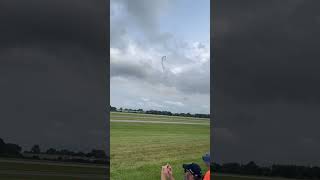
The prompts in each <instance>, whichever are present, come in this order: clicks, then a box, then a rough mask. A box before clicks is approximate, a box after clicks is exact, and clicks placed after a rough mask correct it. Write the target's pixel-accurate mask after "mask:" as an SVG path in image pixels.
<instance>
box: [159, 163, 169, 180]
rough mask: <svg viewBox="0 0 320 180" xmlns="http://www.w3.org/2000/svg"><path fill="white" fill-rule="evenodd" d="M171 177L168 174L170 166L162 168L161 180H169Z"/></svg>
mask: <svg viewBox="0 0 320 180" xmlns="http://www.w3.org/2000/svg"><path fill="white" fill-rule="evenodd" d="M168 177H169V174H168V164H166V165H164V166H162V170H161V180H167V178H168Z"/></svg>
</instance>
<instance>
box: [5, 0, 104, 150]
mask: <svg viewBox="0 0 320 180" xmlns="http://www.w3.org/2000/svg"><path fill="white" fill-rule="evenodd" d="M106 11H107V10H106V4H105V3H104V1H99V0H90V1H87V0H69V1H64V0H55V1H43V0H34V1H24V0H1V1H0V12H1V16H0V138H2V139H3V140H4V141H5V142H11V143H17V144H19V145H21V146H22V147H23V148H24V150H28V149H26V148H30V147H31V146H32V145H34V144H39V145H40V147H41V148H43V149H42V150H46V149H45V148H49V147H53V148H59V149H60V148H68V149H71V150H82V151H88V150H91V149H92V148H105V146H106V139H107V137H106V132H107V131H106V130H108V128H107V127H106V119H105V118H104V117H103V115H104V114H103V113H104V108H105V105H106V96H107V93H106V83H107V82H106V79H107V78H106V50H105V49H104V47H105V44H106V39H105V38H104V37H105V33H106V27H105V24H106V14H108V13H106ZM107 28H108V27H107ZM107 149H108V148H107Z"/></svg>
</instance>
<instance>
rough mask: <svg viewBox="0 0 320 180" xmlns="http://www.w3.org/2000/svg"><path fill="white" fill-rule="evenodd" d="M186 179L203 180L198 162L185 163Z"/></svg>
mask: <svg viewBox="0 0 320 180" xmlns="http://www.w3.org/2000/svg"><path fill="white" fill-rule="evenodd" d="M182 167H183V169H184V179H185V180H201V178H202V175H201V168H200V166H199V165H198V164H196V163H191V164H183V166H182Z"/></svg>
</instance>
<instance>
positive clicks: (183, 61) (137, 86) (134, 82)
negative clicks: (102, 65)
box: [110, 0, 210, 113]
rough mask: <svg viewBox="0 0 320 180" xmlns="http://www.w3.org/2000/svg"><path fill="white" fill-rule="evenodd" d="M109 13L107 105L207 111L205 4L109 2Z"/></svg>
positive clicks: (137, 0)
mask: <svg viewBox="0 0 320 180" xmlns="http://www.w3.org/2000/svg"><path fill="white" fill-rule="evenodd" d="M110 14H111V28H110V31H111V32H110V38H111V39H110V58H111V63H110V69H111V77H110V78H111V79H110V91H111V93H110V98H111V105H113V106H116V107H118V108H119V107H123V108H142V109H145V110H149V109H155V110H169V111H172V112H190V113H209V111H210V107H209V106H210V104H209V103H210V99H209V98H210V92H209V91H210V66H209V65H210V61H209V58H210V52H209V50H210V43H209V38H210V6H209V0H202V1H197V2H195V1H193V0H173V1H172V0H155V1H149V0H135V1H131V0H111V13H110ZM162 56H166V57H167V58H166V60H165V61H164V62H163V64H164V68H163V67H162V64H161V58H162Z"/></svg>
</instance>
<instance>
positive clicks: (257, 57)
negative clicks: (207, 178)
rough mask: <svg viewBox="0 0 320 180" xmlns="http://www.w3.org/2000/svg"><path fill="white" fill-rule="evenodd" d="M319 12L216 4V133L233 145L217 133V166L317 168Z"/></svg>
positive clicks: (277, 4) (307, 5) (306, 4)
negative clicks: (227, 134) (226, 134)
mask: <svg viewBox="0 0 320 180" xmlns="http://www.w3.org/2000/svg"><path fill="white" fill-rule="evenodd" d="M319 7H320V3H319V1H313V0H310V1H299V0H297V1H291V0H288V1H259V2H255V1H241V2H240V1H234V0H227V1H217V2H216V4H215V9H216V12H215V13H214V17H213V18H211V20H212V22H211V23H215V28H214V38H213V47H214V59H215V62H214V66H215V67H214V75H215V77H214V94H213V96H214V114H215V123H214V124H215V125H214V128H217V129H219V128H225V129H228V130H229V131H230V133H231V134H236V137H237V142H238V143H236V144H235V143H233V144H232V143H229V141H230V142H231V141H232V140H231V139H230V138H229V139H222V138H220V137H222V135H219V133H220V134H221V132H219V131H214V133H217V136H215V135H213V142H216V143H215V144H214V145H213V146H214V149H213V151H214V152H215V159H216V161H220V162H226V161H229V162H230V161H242V162H244V161H249V160H256V161H257V162H266V161H268V162H273V163H295V164H317V165H320V164H319V162H318V161H317V159H319V154H318V153H317V152H319V150H320V135H319V133H316V132H317V130H316V128H315V127H319V125H320V124H319V122H318V121H317V119H318V118H319V113H318V109H319V104H320V95H319V91H320V86H319V83H318V82H319V81H320V73H319V68H320V62H319V61H318V59H319V55H320V53H319V50H318V49H319V48H318V47H319V45H320V44H319V39H320V34H319V33H318V32H319V30H320V23H319V15H320V12H319V11H318V10H317V9H318V8H319ZM214 133H213V134H214ZM232 142H234V141H232ZM302 144H304V145H302ZM307 145H308V146H309V147H307Z"/></svg>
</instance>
